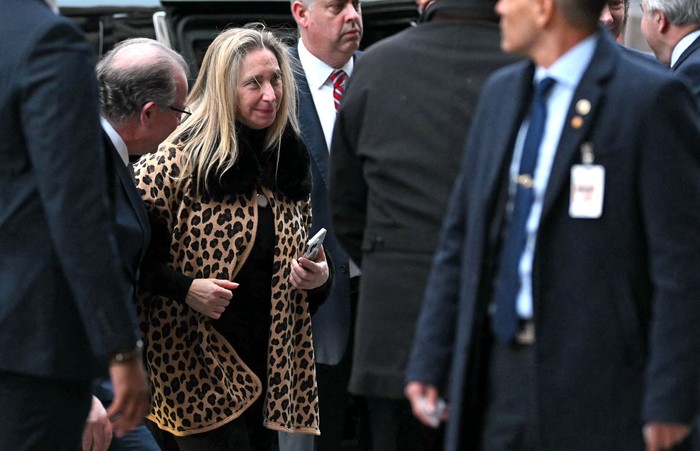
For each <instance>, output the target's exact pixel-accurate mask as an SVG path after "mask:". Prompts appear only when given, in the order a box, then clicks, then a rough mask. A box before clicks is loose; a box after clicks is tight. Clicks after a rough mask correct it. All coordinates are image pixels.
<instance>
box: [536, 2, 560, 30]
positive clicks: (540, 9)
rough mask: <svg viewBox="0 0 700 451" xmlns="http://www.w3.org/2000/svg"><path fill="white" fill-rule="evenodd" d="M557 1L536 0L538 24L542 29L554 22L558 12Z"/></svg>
mask: <svg viewBox="0 0 700 451" xmlns="http://www.w3.org/2000/svg"><path fill="white" fill-rule="evenodd" d="M555 3H556V0H535V8H536V11H535V12H536V17H537V19H536V22H537V24H538V25H539V26H540V27H545V26H546V25H547V24H548V23H550V22H551V21H552V18H553V17H554V12H555V11H556V4H555Z"/></svg>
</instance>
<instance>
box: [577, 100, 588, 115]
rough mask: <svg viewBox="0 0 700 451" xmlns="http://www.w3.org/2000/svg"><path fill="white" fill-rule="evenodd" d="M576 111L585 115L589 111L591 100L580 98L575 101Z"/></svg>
mask: <svg viewBox="0 0 700 451" xmlns="http://www.w3.org/2000/svg"><path fill="white" fill-rule="evenodd" d="M576 112H577V113H578V114H580V115H581V116H585V115H587V114H588V113H590V112H591V102H589V101H588V100H587V99H581V100H579V101H578V102H576Z"/></svg>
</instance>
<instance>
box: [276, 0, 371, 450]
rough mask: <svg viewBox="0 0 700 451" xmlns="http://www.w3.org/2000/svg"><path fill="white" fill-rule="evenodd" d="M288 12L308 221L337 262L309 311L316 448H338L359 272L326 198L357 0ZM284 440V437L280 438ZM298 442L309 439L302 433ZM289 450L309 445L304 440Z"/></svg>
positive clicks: (299, 5)
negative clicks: (308, 179) (293, 29)
mask: <svg viewBox="0 0 700 451" xmlns="http://www.w3.org/2000/svg"><path fill="white" fill-rule="evenodd" d="M291 8H292V15H293V16H294V20H295V21H296V23H297V26H298V29H299V42H298V45H297V47H296V48H292V49H291V55H292V58H293V61H294V63H295V65H296V70H295V76H296V81H297V86H298V87H299V125H300V127H301V136H302V138H303V140H304V142H305V143H306V145H307V147H308V148H309V153H310V154H311V171H312V177H313V191H312V192H311V205H312V206H313V212H314V214H313V226H312V230H311V233H316V231H318V230H319V229H320V228H321V227H324V228H325V229H327V230H328V233H327V235H326V239H325V241H324V243H323V246H324V249H325V251H326V254H327V255H330V256H331V260H332V261H333V264H334V265H335V268H336V271H335V280H334V284H333V290H332V292H331V294H330V296H329V297H328V299H327V300H326V302H325V303H324V304H323V305H321V307H320V308H319V309H318V311H317V312H316V313H315V314H314V316H313V318H312V325H313V337H314V352H315V355H316V376H317V383H318V398H319V409H320V412H321V419H320V421H321V435H320V436H319V437H317V438H316V439H315V440H314V441H315V449H317V450H321V451H326V450H327V451H335V450H337V449H340V446H341V442H342V438H343V432H344V427H345V414H346V411H347V408H348V404H349V402H350V398H349V394H348V392H347V384H348V378H349V375H350V365H351V358H352V356H351V348H352V347H351V346H350V345H349V343H350V341H351V334H352V327H353V319H352V316H353V315H352V310H353V308H354V307H353V306H352V304H353V303H354V301H353V300H352V299H353V298H355V297H356V295H357V293H356V292H355V293H353V291H356V287H355V288H353V286H355V285H356V284H357V281H358V280H359V279H358V278H359V271H358V270H357V268H356V267H351V262H350V261H349V260H348V255H347V254H346V253H345V251H344V250H343V249H342V248H341V246H340V244H339V243H338V240H337V239H336V236H335V232H334V229H333V225H332V223H331V213H330V205H329V203H328V197H327V187H328V157H329V155H328V152H329V149H330V144H331V136H332V134H333V124H334V123H335V116H336V109H337V104H339V102H340V100H341V98H342V91H343V90H344V88H345V83H346V82H347V79H348V78H349V77H351V76H352V72H353V67H354V64H355V55H356V52H357V49H358V48H359V46H360V39H361V38H362V11H361V9H360V2H359V0H293V1H292V3H291ZM282 439H283V440H286V438H285V437H283V438H282ZM296 440H297V441H299V440H301V441H304V440H307V441H308V440H309V437H303V436H299V438H297V439H296ZM290 449H309V446H308V444H307V446H305V447H301V448H299V447H294V448H290Z"/></svg>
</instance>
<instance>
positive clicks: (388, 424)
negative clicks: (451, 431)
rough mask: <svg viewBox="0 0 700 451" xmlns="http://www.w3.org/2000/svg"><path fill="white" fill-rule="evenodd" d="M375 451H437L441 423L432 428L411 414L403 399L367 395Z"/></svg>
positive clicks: (441, 429) (440, 444) (441, 434)
mask: <svg viewBox="0 0 700 451" xmlns="http://www.w3.org/2000/svg"><path fill="white" fill-rule="evenodd" d="M367 406H368V408H369V419H370V423H371V428H372V449H373V450H374V451H439V450H441V449H442V438H443V430H444V426H441V427H440V428H439V429H433V428H430V427H428V426H425V425H423V423H421V422H420V421H418V420H417V419H416V417H414V416H413V412H412V411H411V404H410V403H409V402H408V400H406V399H389V398H376V397H368V398H367Z"/></svg>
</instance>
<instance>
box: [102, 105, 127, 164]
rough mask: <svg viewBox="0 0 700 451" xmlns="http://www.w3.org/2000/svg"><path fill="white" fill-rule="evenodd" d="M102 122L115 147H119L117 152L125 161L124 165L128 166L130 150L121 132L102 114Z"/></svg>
mask: <svg viewBox="0 0 700 451" xmlns="http://www.w3.org/2000/svg"><path fill="white" fill-rule="evenodd" d="M100 123H101V124H102V129H103V130H104V131H105V133H107V136H109V139H110V140H111V141H112V144H114V148H115V149H117V153H118V154H119V156H120V157H121V159H122V161H123V162H124V166H128V165H129V150H128V149H127V148H126V143H125V142H124V140H123V139H122V137H121V136H119V133H117V131H116V130H115V129H114V127H112V124H110V123H109V122H108V121H107V119H105V118H104V117H102V116H100Z"/></svg>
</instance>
